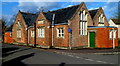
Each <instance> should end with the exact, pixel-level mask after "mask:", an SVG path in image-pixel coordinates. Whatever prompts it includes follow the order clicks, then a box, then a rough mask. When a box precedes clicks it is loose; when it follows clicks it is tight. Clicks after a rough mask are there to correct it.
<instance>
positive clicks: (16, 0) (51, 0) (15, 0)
mask: <svg viewBox="0 0 120 66" xmlns="http://www.w3.org/2000/svg"><path fill="white" fill-rule="evenodd" d="M19 1H21V2H108V1H109V2H119V0H3V2H19Z"/></svg>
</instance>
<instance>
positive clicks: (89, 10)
mask: <svg viewBox="0 0 120 66" xmlns="http://www.w3.org/2000/svg"><path fill="white" fill-rule="evenodd" d="M94 10H99V8H97V9H92V10H88V11H94Z"/></svg>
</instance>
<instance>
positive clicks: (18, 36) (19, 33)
mask: <svg viewBox="0 0 120 66" xmlns="http://www.w3.org/2000/svg"><path fill="white" fill-rule="evenodd" d="M16 26H17V38H21V34H22V33H21V28H22V26H21V24H20V22H18V23H17V24H16Z"/></svg>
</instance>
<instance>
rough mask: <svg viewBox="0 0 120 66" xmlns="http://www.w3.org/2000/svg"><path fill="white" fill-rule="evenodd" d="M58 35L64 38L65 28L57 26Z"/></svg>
mask: <svg viewBox="0 0 120 66" xmlns="http://www.w3.org/2000/svg"><path fill="white" fill-rule="evenodd" d="M57 37H58V38H64V28H57Z"/></svg>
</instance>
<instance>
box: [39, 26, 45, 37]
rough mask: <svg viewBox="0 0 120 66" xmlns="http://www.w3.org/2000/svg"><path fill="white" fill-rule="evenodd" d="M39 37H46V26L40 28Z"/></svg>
mask: <svg viewBox="0 0 120 66" xmlns="http://www.w3.org/2000/svg"><path fill="white" fill-rule="evenodd" d="M38 37H39V38H44V37H45V27H40V28H38Z"/></svg>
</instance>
